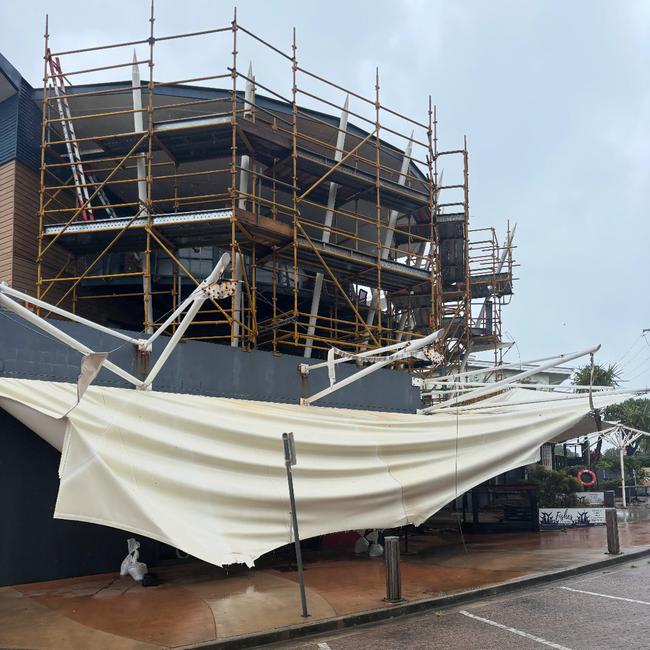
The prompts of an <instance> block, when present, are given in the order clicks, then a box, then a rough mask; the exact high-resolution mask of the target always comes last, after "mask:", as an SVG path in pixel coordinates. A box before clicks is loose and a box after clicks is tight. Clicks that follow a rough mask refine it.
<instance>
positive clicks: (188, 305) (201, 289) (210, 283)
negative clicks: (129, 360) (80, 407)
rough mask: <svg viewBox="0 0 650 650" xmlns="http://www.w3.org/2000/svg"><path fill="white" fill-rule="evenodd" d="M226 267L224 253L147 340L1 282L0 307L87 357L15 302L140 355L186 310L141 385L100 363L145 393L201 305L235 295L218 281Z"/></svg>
mask: <svg viewBox="0 0 650 650" xmlns="http://www.w3.org/2000/svg"><path fill="white" fill-rule="evenodd" d="M229 263H230V255H229V254H228V253H224V254H223V255H222V256H221V259H220V260H219V262H218V263H217V265H216V266H215V267H214V269H213V270H212V272H211V273H210V275H209V276H208V277H207V278H206V279H205V280H204V281H203V282H202V283H201V284H200V285H199V286H198V287H197V288H196V289H195V290H194V291H193V292H192V293H191V294H190V295H189V296H188V297H187V298H186V299H185V300H184V301H183V302H182V303H181V304H180V305H179V306H178V307H177V308H176V309H175V310H174V312H173V313H172V314H170V316H169V317H168V318H167V320H166V321H165V322H164V323H163V324H162V325H161V327H160V328H159V329H158V331H157V332H155V333H154V334H152V335H151V336H150V337H149V338H148V339H135V338H133V337H131V336H128V335H127V334H123V333H122V332H117V331H113V330H111V329H109V328H108V327H104V326H103V325H100V324H98V323H94V322H92V321H90V320H88V319H86V318H83V317H82V316H78V315H76V314H72V313H70V312H68V311H66V310H65V309H62V308H61V307H57V306H55V305H50V304H49V303H47V302H45V301H43V300H40V299H38V298H33V297H32V296H29V295H28V294H25V293H22V292H21V291H18V290H16V289H12V288H11V287H8V286H7V284H6V283H4V282H2V283H0V307H4V308H5V309H7V310H9V311H11V312H13V313H14V314H16V315H17V316H20V317H21V318H23V319H24V320H26V321H27V322H28V323H31V324H32V325H34V326H35V327H37V328H38V329H40V330H42V331H43V332H45V333H47V334H49V335H50V336H52V337H53V338H55V339H56V340H58V341H60V342H61V343H65V344H66V345H67V346H69V347H71V348H72V349H73V350H76V351H77V352H79V353H81V354H82V355H84V356H86V357H87V356H88V355H91V354H96V351H95V350H92V349H91V348H89V347H88V346H87V345H84V344H83V343H81V342H80V341H77V339H75V338H73V337H72V336H70V335H69V334H67V333H66V332H63V331H61V330H60V329H59V328H58V327H57V326H56V325H55V324H54V323H53V322H51V321H48V320H45V319H44V318H42V317H41V316H38V315H37V314H35V313H34V312H32V311H30V310H29V309H27V307H24V306H23V305H21V304H20V303H19V302H17V301H18V300H21V301H25V302H28V303H31V304H34V305H36V306H38V307H41V308H43V309H46V310H48V311H51V312H52V313H54V314H57V315H59V316H64V317H66V318H69V319H70V320H73V321H76V322H77V323H80V324H82V325H86V326H88V327H91V328H92V329H95V330H97V331H99V332H102V333H104V334H109V335H111V336H114V337H116V338H118V339H121V340H123V341H125V342H127V343H131V344H133V345H134V346H136V347H137V348H138V350H140V351H142V352H150V351H151V349H152V345H153V342H154V341H155V340H156V339H157V338H158V337H159V336H160V335H161V334H162V333H163V331H165V330H166V329H167V327H169V325H171V324H172V323H173V322H174V320H175V319H176V318H177V317H178V316H180V315H181V314H182V313H183V312H184V311H185V309H187V310H188V311H187V314H185V316H184V317H183V319H182V320H181V322H180V324H179V326H178V327H177V329H176V331H175V332H174V334H173V335H172V336H171V338H170V339H169V341H168V343H167V345H166V346H165V348H164V349H163V351H162V354H161V355H160V357H159V358H158V360H157V361H156V363H155V365H154V367H153V368H152V369H151V372H150V373H149V375H148V376H147V378H146V379H145V380H144V381H141V380H140V379H138V378H137V377H134V376H133V375H132V374H130V373H128V372H127V371H126V370H123V369H122V368H120V367H119V366H117V365H115V364H114V363H112V362H111V361H108V360H107V359H105V360H104V361H103V362H102V365H103V367H104V368H106V369H107V370H110V371H111V372H112V373H114V374H115V375H117V376H118V377H120V378H122V379H124V380H125V381H128V382H129V383H130V384H133V385H134V386H135V387H136V388H138V389H141V390H146V389H150V388H151V384H152V382H153V380H154V379H155V378H156V376H157V375H158V373H159V372H160V370H161V369H162V367H163V366H164V364H165V362H166V361H167V359H168V358H169V356H170V355H171V353H172V352H173V351H174V348H175V347H176V345H177V344H178V342H179V341H180V339H181V337H182V336H183V334H184V333H185V331H186V330H187V328H188V327H189V326H190V325H191V324H192V321H193V320H194V318H195V316H196V314H197V313H198V311H199V309H200V308H201V306H202V305H203V303H204V302H205V301H206V300H208V299H211V300H221V299H223V298H228V297H230V296H231V295H232V294H233V293H234V289H235V287H234V283H233V281H232V280H228V281H224V282H219V279H220V278H221V276H222V275H223V272H224V270H225V269H226V267H227V266H228V264H229Z"/></svg>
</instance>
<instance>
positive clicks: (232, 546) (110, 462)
mask: <svg viewBox="0 0 650 650" xmlns="http://www.w3.org/2000/svg"><path fill="white" fill-rule="evenodd" d="M76 390H77V388H76V386H75V385H73V384H64V383H55V382H45V381H35V380H24V379H7V378H0V407H2V408H4V409H5V410H7V411H8V412H9V413H11V414H12V415H14V416H15V417H17V418H18V419H20V420H21V421H23V422H24V423H25V424H26V425H27V426H29V427H30V428H32V429H33V430H34V431H36V432H37V433H39V435H41V436H42V437H43V438H45V439H46V440H48V442H50V444H53V445H54V446H56V447H57V448H59V449H61V451H62V456H61V465H60V471H59V475H60V487H59V494H58V499H57V503H56V509H55V513H54V516H55V517H57V518H60V519H73V520H78V521H87V522H93V523H97V524H104V525H107V526H113V527H115V528H119V529H123V530H127V531H131V532H134V533H136V534H141V535H146V536H147V537H151V538H154V539H157V540H160V541H162V542H165V543H167V544H170V545H172V546H175V547H177V548H179V549H182V550H183V551H185V552H187V553H189V554H191V555H194V556H196V557H198V558H201V559H203V560H206V561H207V562H210V563H212V564H216V565H226V564H232V563H245V564H247V565H249V566H250V565H252V564H253V563H254V561H255V559H256V558H258V557H259V556H260V555H262V554H264V553H266V552H268V551H271V550H273V549H275V548H278V547H279V546H282V545H284V544H287V543H288V542H290V541H291V528H290V515H289V500H288V493H287V482H286V474H285V467H284V453H283V445H282V433H283V432H286V431H293V433H294V435H295V441H296V452H297V458H298V464H297V466H296V467H294V481H295V491H296V500H297V509H298V519H299V523H300V532H301V537H303V538H305V539H306V538H308V537H313V536H317V535H322V534H325V533H329V532H335V531H341V530H353V529H364V528H392V527H395V526H401V525H405V524H416V525H417V524H420V523H422V522H423V521H425V520H426V519H427V518H429V517H430V516H431V515H433V514H434V513H436V512H437V511H438V510H439V509H440V508H442V507H443V506H444V505H445V504H447V503H449V502H450V501H451V500H453V499H454V498H455V497H456V496H458V495H460V494H462V493H463V492H465V491H466V490H469V489H470V488H472V487H474V486H475V485H478V484H480V483H482V482H483V481H485V480H487V479H489V478H491V477H493V476H495V475H497V474H500V473H502V472H505V471H508V470H510V469H514V468H516V467H520V466H522V465H525V464H528V463H531V462H535V461H536V460H537V459H538V457H539V447H540V445H541V444H542V443H544V442H546V441H548V440H552V439H553V438H555V437H556V436H558V435H559V434H560V433H561V432H563V431H566V430H567V429H569V428H570V427H572V426H573V425H575V424H576V423H577V422H578V421H579V420H580V419H581V418H582V417H583V416H584V415H585V414H587V413H588V412H589V410H590V407H589V400H588V397H587V395H585V396H584V397H578V398H575V397H573V398H570V399H563V398H558V397H557V395H554V394H552V393H548V394H542V393H536V392H535V391H528V390H523V389H515V390H512V391H510V392H508V393H505V394H504V395H505V397H504V396H497V397H494V398H492V399H489V400H483V401H482V402H480V403H477V404H475V405H471V406H464V407H460V408H451V409H449V410H447V411H441V412H437V413H435V414H433V415H428V416H427V415H404V414H396V413H381V412H372V411H356V410H344V409H334V408H325V407H313V406H311V407H310V406H299V405H290V404H275V403H268V402H254V401H245V400H237V399H230V398H217V397H203V396H196V395H181V394H171V393H162V392H143V391H135V390H129V389H122V388H105V387H98V386H91V387H90V388H89V389H88V390H87V392H86V393H85V395H84V397H83V399H82V400H81V402H80V403H79V404H78V405H77V406H76V407H75V408H73V410H72V411H70V412H68V411H69V409H70V407H71V406H72V405H74V403H75V399H76ZM628 397H629V395H620V394H618V395H606V394H596V395H594V403H595V406H596V407H604V406H606V405H608V404H612V403H616V402H619V401H623V400H624V399H627V398H628ZM65 413H67V415H65V416H63V417H62V415H63V414H65Z"/></svg>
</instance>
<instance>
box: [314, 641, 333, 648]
mask: <svg viewBox="0 0 650 650" xmlns="http://www.w3.org/2000/svg"><path fill="white" fill-rule="evenodd" d="M317 645H318V647H319V648H320V650H332V648H330V647H329V646H328V645H327V643H324V642H323V643H318V644H317Z"/></svg>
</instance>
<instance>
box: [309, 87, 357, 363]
mask: <svg viewBox="0 0 650 650" xmlns="http://www.w3.org/2000/svg"><path fill="white" fill-rule="evenodd" d="M349 101H350V96H349V95H346V97H345V103H344V104H343V110H342V111H341V118H340V120H339V129H338V132H337V134H336V151H335V152H334V162H337V163H338V162H341V159H342V157H343V147H344V145H345V134H346V131H347V128H348V107H349ZM338 187H339V186H338V185H337V184H336V183H332V182H330V187H329V194H328V196H327V210H326V212H325V222H324V225H323V236H322V237H321V240H322V241H323V242H325V243H329V241H330V236H331V232H332V231H331V227H332V220H333V218H334V207H335V205H336V192H337V190H338ZM323 278H324V274H323V273H322V272H321V271H318V272H317V273H316V280H315V281H314V294H313V296H312V301H311V310H310V312H309V325H308V327H307V342H306V344H305V358H306V359H309V358H310V357H311V351H312V347H313V345H314V332H315V331H316V320H317V319H318V309H319V306H320V297H321V293H322V291H323Z"/></svg>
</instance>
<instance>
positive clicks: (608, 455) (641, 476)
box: [596, 447, 650, 486]
mask: <svg viewBox="0 0 650 650" xmlns="http://www.w3.org/2000/svg"><path fill="white" fill-rule="evenodd" d="M623 463H624V465H625V485H634V474H633V472H636V481H637V484H640V483H643V481H646V480H647V479H648V478H650V475H649V474H648V472H647V471H646V470H645V469H644V467H650V456H647V455H644V454H634V455H633V456H624V457H623ZM596 467H597V468H598V469H605V470H607V471H609V472H611V473H612V474H615V475H617V476H620V475H621V460H620V455H619V451H618V449H614V448H613V447H611V448H610V449H607V450H606V451H605V453H604V454H603V455H602V456H601V457H600V460H599V461H598V463H597V464H596ZM614 484H615V485H616V486H619V485H620V484H621V482H620V479H619V480H617V481H614Z"/></svg>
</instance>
